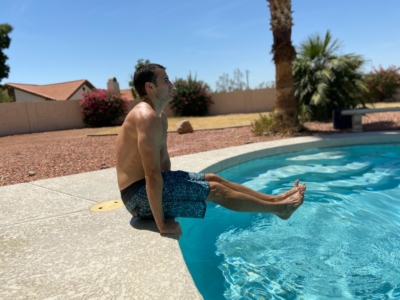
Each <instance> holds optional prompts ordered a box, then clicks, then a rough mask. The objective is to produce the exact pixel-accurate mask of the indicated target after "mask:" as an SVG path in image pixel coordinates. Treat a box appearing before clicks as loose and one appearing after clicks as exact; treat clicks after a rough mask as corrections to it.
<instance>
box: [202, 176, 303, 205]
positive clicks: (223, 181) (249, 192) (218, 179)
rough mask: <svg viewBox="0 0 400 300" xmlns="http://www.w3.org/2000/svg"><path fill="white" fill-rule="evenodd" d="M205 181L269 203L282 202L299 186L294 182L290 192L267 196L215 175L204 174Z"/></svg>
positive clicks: (297, 182)
mask: <svg viewBox="0 0 400 300" xmlns="http://www.w3.org/2000/svg"><path fill="white" fill-rule="evenodd" d="M205 179H206V181H208V182H218V183H220V184H222V185H224V186H226V187H228V188H230V189H232V190H234V191H237V192H240V193H244V194H247V195H250V196H253V197H256V198H258V199H261V200H263V201H269V202H277V201H282V200H283V199H285V198H286V197H288V196H290V195H293V194H295V193H296V191H297V187H298V186H299V181H298V180H296V181H295V183H294V186H293V188H292V189H291V190H289V191H287V192H285V193H283V194H280V195H268V194H263V193H260V192H257V191H255V190H252V189H250V188H248V187H245V186H244V185H241V184H237V183H234V182H230V181H228V180H226V179H223V178H222V177H219V176H218V175H215V174H205Z"/></svg>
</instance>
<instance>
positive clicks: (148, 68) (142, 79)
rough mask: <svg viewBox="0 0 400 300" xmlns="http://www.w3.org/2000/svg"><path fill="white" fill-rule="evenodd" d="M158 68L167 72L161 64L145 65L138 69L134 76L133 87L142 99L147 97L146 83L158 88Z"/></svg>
mask: <svg viewBox="0 0 400 300" xmlns="http://www.w3.org/2000/svg"><path fill="white" fill-rule="evenodd" d="M157 68H160V69H163V70H165V67H163V66H162V65H159V64H144V65H141V66H140V67H139V68H137V69H136V71H135V74H134V75H133V85H134V87H135V90H136V92H137V93H138V94H139V96H140V97H143V96H145V95H146V88H145V84H146V82H151V83H153V84H155V85H156V86H157V76H156V74H155V72H156V69H157Z"/></svg>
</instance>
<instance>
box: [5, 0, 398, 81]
mask: <svg viewBox="0 0 400 300" xmlns="http://www.w3.org/2000/svg"><path fill="white" fill-rule="evenodd" d="M1 2H2V3H1V6H0V7H1V10H0V23H9V24H10V25H12V26H13V27H14V30H13V32H12V33H11V35H10V37H11V38H12V41H11V45H10V48H9V49H7V50H5V53H6V54H7V56H8V57H9V60H8V64H9V66H10V67H11V71H10V74H9V78H6V79H3V80H2V82H1V83H2V84H4V83H6V82H13V83H26V84H51V83H58V82H64V81H71V80H78V79H87V80H89V81H90V82H91V83H92V84H93V85H94V86H96V87H97V88H105V87H106V82H107V79H108V78H109V77H116V78H117V80H118V82H119V83H120V86H121V88H122V89H124V88H128V82H129V80H130V76H131V75H132V73H133V71H134V65H135V64H136V62H137V60H138V59H140V58H143V59H149V60H150V61H151V62H156V63H160V64H162V65H164V66H166V67H167V73H168V75H169V77H170V78H171V79H175V78H182V77H183V78H186V77H187V75H188V74H189V72H191V73H192V74H193V75H197V79H199V80H203V81H205V82H207V83H208V84H209V85H210V86H211V88H213V89H215V84H216V82H217V80H218V78H219V77H220V76H221V75H222V74H223V73H228V74H229V75H230V76H231V77H232V75H233V71H234V70H235V69H236V68H239V69H240V70H241V71H242V72H243V73H244V74H245V73H246V70H248V71H249V84H250V87H252V88H253V87H255V86H257V85H258V84H259V83H261V82H263V81H266V82H270V81H273V80H274V79H275V67H274V64H273V62H272V55H271V54H270V50H271V45H272V32H271V31H270V25H269V17H270V14H269V9H268V6H267V2H266V1H265V0H230V1H227V0H203V1H190V0H186V1H183V0H180V1H178V0H169V1H165V0H164V1H161V0H147V1H137V0H133V1H132V0H113V1H104V0H96V1H95V0H80V1H77V0H68V1H67V0H58V1H54V0H12V1H1ZM292 10H293V11H294V13H293V19H294V20H293V22H294V27H293V30H292V42H293V45H295V46H298V45H299V44H300V42H302V41H304V40H305V39H306V38H307V37H308V36H309V35H312V34H315V33H319V34H321V35H324V34H325V33H326V31H327V30H328V29H329V30H331V33H332V35H333V37H334V38H335V39H339V40H340V41H342V42H343V48H342V52H343V53H355V54H360V55H363V57H364V58H365V59H366V60H367V64H366V65H365V71H370V70H371V69H372V66H378V65H382V66H383V67H385V68H386V67H388V66H390V65H392V64H394V65H396V66H400V35H399V32H400V15H399V12H400V1H399V0H384V1H382V0H335V1H328V0H292ZM244 81H246V78H245V76H244Z"/></svg>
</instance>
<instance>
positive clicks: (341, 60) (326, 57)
mask: <svg viewBox="0 0 400 300" xmlns="http://www.w3.org/2000/svg"><path fill="white" fill-rule="evenodd" d="M341 46H342V44H341V43H340V42H339V41H338V40H332V35H331V33H330V32H329V30H328V31H327V33H326V34H325V37H324V38H321V37H320V36H319V35H314V36H310V37H308V38H307V39H306V40H305V41H304V42H302V43H301V44H300V47H299V49H298V56H297V59H296V60H295V61H294V64H293V74H294V87H295V97H296V101H297V104H298V106H299V111H300V115H302V116H303V117H305V118H306V119H314V120H324V119H329V118H330V117H332V110H333V109H336V108H338V109H346V108H355V107H356V106H357V105H358V104H359V103H362V104H364V102H363V95H365V93H366V92H367V91H368V90H367V88H366V86H365V84H364V81H363V74H362V72H361V70H360V69H361V66H362V65H363V64H364V62H365V61H364V59H363V58H362V56H360V55H354V54H345V55H339V54H337V52H338V51H339V50H340V48H341Z"/></svg>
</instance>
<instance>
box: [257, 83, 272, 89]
mask: <svg viewBox="0 0 400 300" xmlns="http://www.w3.org/2000/svg"><path fill="white" fill-rule="evenodd" d="M273 88H275V81H269V82H268V81H263V82H261V83H260V84H259V85H257V86H256V87H255V90H260V89H273Z"/></svg>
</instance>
